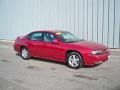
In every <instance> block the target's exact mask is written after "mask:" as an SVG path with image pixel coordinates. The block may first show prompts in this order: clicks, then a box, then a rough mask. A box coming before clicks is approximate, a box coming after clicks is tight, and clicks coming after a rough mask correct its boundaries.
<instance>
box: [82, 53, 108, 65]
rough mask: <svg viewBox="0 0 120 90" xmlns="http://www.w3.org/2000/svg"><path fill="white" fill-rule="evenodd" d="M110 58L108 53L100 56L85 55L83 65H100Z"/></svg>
mask: <svg viewBox="0 0 120 90" xmlns="http://www.w3.org/2000/svg"><path fill="white" fill-rule="evenodd" d="M109 57H110V53H104V54H102V55H91V54H87V55H85V57H84V64H85V65H96V64H101V63H103V62H105V61H107V60H108V59H109Z"/></svg>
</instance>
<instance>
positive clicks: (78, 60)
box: [66, 52, 83, 69]
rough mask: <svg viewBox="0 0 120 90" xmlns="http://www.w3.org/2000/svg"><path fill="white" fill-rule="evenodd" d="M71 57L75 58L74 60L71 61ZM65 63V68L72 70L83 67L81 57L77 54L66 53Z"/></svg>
mask: <svg viewBox="0 0 120 90" xmlns="http://www.w3.org/2000/svg"><path fill="white" fill-rule="evenodd" d="M72 57H75V60H74V59H72ZM76 60H77V61H76ZM75 62H76V63H77V64H76V65H74V64H75ZM66 63H67V66H68V67H70V68H72V69H79V68H81V67H83V60H82V57H81V55H80V54H79V53H77V52H70V53H68V54H67V61H66Z"/></svg>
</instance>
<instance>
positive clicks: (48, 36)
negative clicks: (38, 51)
mask: <svg viewBox="0 0 120 90" xmlns="http://www.w3.org/2000/svg"><path fill="white" fill-rule="evenodd" d="M55 39H56V37H55V36H54V35H53V34H51V33H44V41H45V42H52V41H53V40H55Z"/></svg>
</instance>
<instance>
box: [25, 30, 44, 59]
mask: <svg viewBox="0 0 120 90" xmlns="http://www.w3.org/2000/svg"><path fill="white" fill-rule="evenodd" d="M27 38H28V48H29V50H30V54H31V55H32V56H36V57H43V56H44V55H43V52H44V50H43V44H44V43H43V32H33V33H31V34H30V35H28V36H27Z"/></svg>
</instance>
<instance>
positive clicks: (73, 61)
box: [68, 55, 79, 67]
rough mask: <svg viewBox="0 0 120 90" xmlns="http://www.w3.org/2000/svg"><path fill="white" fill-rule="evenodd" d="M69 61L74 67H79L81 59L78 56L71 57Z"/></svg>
mask: <svg viewBox="0 0 120 90" xmlns="http://www.w3.org/2000/svg"><path fill="white" fill-rule="evenodd" d="M68 61H69V64H70V65H71V66H72V67H77V66H78V65H79V57H78V56H77V55H71V56H70V57H69V60H68Z"/></svg>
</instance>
